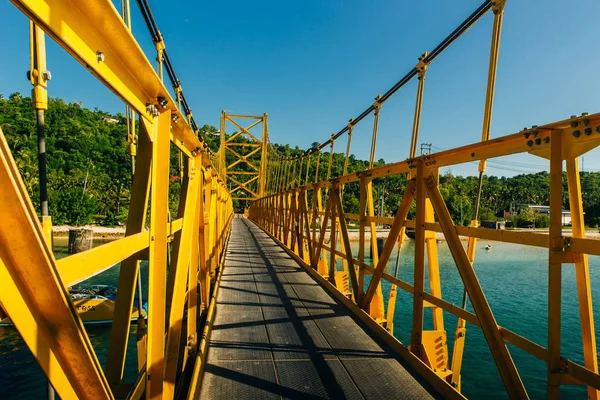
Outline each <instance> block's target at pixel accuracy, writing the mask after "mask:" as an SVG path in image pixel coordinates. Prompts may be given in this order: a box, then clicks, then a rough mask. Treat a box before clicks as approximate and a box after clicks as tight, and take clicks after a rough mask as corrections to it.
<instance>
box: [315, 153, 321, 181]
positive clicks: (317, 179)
mask: <svg viewBox="0 0 600 400" xmlns="http://www.w3.org/2000/svg"><path fill="white" fill-rule="evenodd" d="M320 164H321V147H318V148H317V166H316V167H315V181H314V183H317V182H319V165H320Z"/></svg>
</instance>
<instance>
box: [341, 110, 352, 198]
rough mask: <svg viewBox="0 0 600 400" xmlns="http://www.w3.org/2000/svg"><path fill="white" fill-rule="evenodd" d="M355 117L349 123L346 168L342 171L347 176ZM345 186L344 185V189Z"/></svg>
mask: <svg viewBox="0 0 600 400" xmlns="http://www.w3.org/2000/svg"><path fill="white" fill-rule="evenodd" d="M353 121H354V118H353V119H351V120H350V123H349V124H348V142H347V143H346V156H345V157H344V169H343V171H342V176H346V174H347V173H348V158H349V157H350V146H351V145H352V131H353V130H354V124H353ZM343 188H344V187H343V186H342V189H343Z"/></svg>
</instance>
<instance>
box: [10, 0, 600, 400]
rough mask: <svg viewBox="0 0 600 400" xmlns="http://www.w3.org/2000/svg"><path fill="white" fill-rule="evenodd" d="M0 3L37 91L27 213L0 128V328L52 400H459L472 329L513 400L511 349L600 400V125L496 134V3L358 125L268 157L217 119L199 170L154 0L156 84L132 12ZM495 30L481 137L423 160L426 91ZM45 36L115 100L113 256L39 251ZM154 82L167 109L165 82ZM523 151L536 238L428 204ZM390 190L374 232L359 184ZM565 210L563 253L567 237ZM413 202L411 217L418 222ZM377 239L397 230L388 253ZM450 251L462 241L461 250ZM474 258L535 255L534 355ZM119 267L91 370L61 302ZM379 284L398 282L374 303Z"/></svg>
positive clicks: (44, 246) (69, 309) (586, 122)
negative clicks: (23, 46) (540, 213)
mask: <svg viewBox="0 0 600 400" xmlns="http://www.w3.org/2000/svg"><path fill="white" fill-rule="evenodd" d="M11 2H12V3H13V4H14V5H15V6H16V7H17V8H18V9H19V10H20V11H22V12H23V13H24V14H25V15H26V16H27V17H28V18H29V19H30V21H31V41H30V42H31V66H30V73H29V78H30V80H31V83H32V85H33V92H32V93H33V103H34V107H35V109H36V111H37V116H38V135H40V137H41V139H42V140H41V141H40V182H41V183H42V185H40V186H41V187H40V190H41V193H40V195H41V196H40V198H41V210H40V212H38V211H37V210H35V209H34V207H33V205H32V201H31V199H30V198H29V195H28V194H27V191H26V189H25V186H24V183H23V180H22V177H21V176H20V174H19V171H18V169H17V167H16V164H15V161H14V159H13V157H12V155H11V151H10V149H9V148H8V145H7V142H6V140H5V138H4V135H3V134H2V132H1V130H0V221H1V222H0V305H1V308H0V319H2V318H5V317H10V319H11V321H12V323H13V324H14V326H15V328H16V329H17V330H18V331H19V333H20V335H21V336H22V338H23V340H24V341H25V343H26V345H27V346H28V348H29V349H30V350H31V352H32V354H33V355H34V357H35V358H36V360H37V362H38V364H39V366H40V368H41V369H42V370H43V372H44V373H45V375H46V376H47V378H48V381H49V385H50V386H51V387H52V388H53V390H55V391H56V395H58V396H59V397H60V398H62V399H114V398H127V399H138V398H142V397H145V398H147V399H159V398H165V399H171V398H194V399H195V398H263V397H264V398H304V397H311V398H317V397H318V398H346V397H347V398H419V399H420V398H428V397H438V398H463V395H462V394H461V389H462V383H461V365H462V358H463V352H464V349H465V346H466V344H467V341H466V332H467V322H468V323H470V324H471V325H473V326H474V327H476V328H474V329H481V331H482V333H483V336H484V338H485V342H486V343H487V346H488V347H489V352H490V353H491V355H492V357H493V360H494V363H495V365H496V367H497V372H498V374H499V376H500V378H501V380H502V382H503V384H504V387H505V389H506V393H507V395H508V396H509V397H510V398H515V399H522V398H528V393H527V391H526V390H525V387H524V385H523V382H522V379H521V375H520V372H519V370H518V369H517V368H516V366H515V363H514V362H513V359H512V357H511V351H509V348H508V346H507V344H511V345H512V347H511V348H512V349H516V348H518V349H520V351H524V352H525V353H528V354H530V355H531V356H533V357H534V358H536V359H539V360H541V361H543V362H544V363H545V364H546V365H547V370H546V374H545V376H541V377H540V379H545V380H546V381H547V396H548V398H552V399H555V398H559V397H560V390H561V386H562V385H584V386H585V387H586V388H587V395H588V398H589V399H598V398H599V397H600V396H599V394H600V391H599V390H600V375H599V374H598V360H597V348H596V341H595V337H596V336H595V335H596V333H595V326H594V320H593V304H592V298H591V288H590V277H589V266H588V256H589V255H600V244H599V242H598V241H597V240H592V239H589V238H586V237H585V230H584V225H583V209H582V203H581V187H580V178H579V170H578V163H577V158H578V157H579V156H581V155H582V154H585V153H586V152H588V151H590V150H591V149H593V148H595V147H597V146H598V145H599V144H600V114H589V115H588V114H582V115H580V116H572V117H571V118H570V119H567V120H558V121H555V122H549V123H544V124H541V123H540V124H539V125H535V126H533V127H531V128H527V129H524V130H523V131H521V132H515V133H511V134H508V135H506V136H501V137H496V138H491V137H490V125H491V118H492V108H493V107H492V106H493V99H494V89H495V77H496V66H497V62H498V55H499V44H500V34H501V30H502V19H503V15H504V6H505V4H504V3H505V1H503V0H497V1H488V0H486V1H485V2H484V3H483V4H482V5H481V6H480V7H478V8H477V9H476V10H475V11H474V12H473V13H472V14H471V15H469V16H468V18H467V19H466V20H465V21H464V22H463V23H462V24H460V25H459V26H458V27H457V28H456V29H455V30H453V31H452V32H451V33H450V35H449V36H448V37H447V38H445V39H444V40H443V41H442V42H440V44H439V45H438V46H436V47H434V48H433V49H432V50H431V51H430V52H425V53H424V54H423V55H422V56H421V57H419V58H418V60H417V62H416V64H415V66H414V68H412V69H410V71H409V73H408V74H406V75H405V76H404V77H402V78H401V79H400V80H399V81H398V83H397V84H396V85H394V86H393V87H392V88H390V89H389V90H388V91H387V92H385V94H383V95H380V96H377V97H376V98H375V101H374V102H373V103H372V104H371V105H370V106H369V107H368V108H367V109H366V110H365V111H364V112H363V113H362V114H360V115H359V116H357V117H356V118H353V119H351V120H350V121H349V123H348V124H346V125H345V126H344V127H343V128H342V129H341V130H340V131H339V132H338V133H335V134H333V135H332V136H331V137H330V138H329V139H328V140H326V141H324V142H323V143H321V144H319V145H318V146H317V147H316V148H313V149H311V150H309V151H307V152H305V153H304V154H303V155H302V156H298V157H293V158H291V157H286V156H284V155H282V154H280V153H278V152H277V151H276V149H275V147H274V146H272V144H271V142H270V139H269V134H268V119H267V114H264V115H260V116H246V115H233V114H228V113H227V112H223V113H222V115H221V129H220V141H221V142H220V143H221V146H220V149H219V151H218V152H217V153H211V152H210V151H209V149H208V147H207V146H206V145H205V143H204V142H203V141H202V140H201V138H200V137H201V136H200V135H199V133H200V132H199V128H198V126H197V125H196V123H195V121H194V119H193V115H192V111H191V109H190V106H189V105H188V103H187V101H186V99H185V96H184V93H183V90H182V85H181V83H180V81H179V80H178V79H177V76H176V74H175V70H174V68H173V65H172V64H171V61H170V59H169V56H168V53H167V49H166V47H165V44H164V41H163V38H162V35H161V33H160V31H159V29H158V26H157V25H156V22H155V20H154V18H153V16H152V12H151V10H150V7H149V5H148V3H147V1H146V0H139V1H137V3H138V5H139V7H140V10H141V12H142V16H143V19H144V21H145V22H146V24H147V27H148V29H149V32H150V35H151V37H152V39H153V41H154V43H155V45H156V51H157V60H158V64H157V66H156V69H155V68H154V67H153V65H152V63H151V62H150V61H149V60H148V59H147V58H146V56H145V55H144V53H143V51H142V50H141V48H140V46H139V45H138V43H137V42H136V40H135V38H134V37H133V36H132V33H131V14H130V13H131V10H130V5H129V0H124V1H123V7H122V9H121V10H117V9H116V8H115V7H114V5H113V3H112V2H110V1H108V0H94V1H80V2H73V1H68V0H11ZM488 12H491V13H493V18H494V19H493V20H494V22H493V29H492V34H491V48H490V60H489V74H488V84H487V95H486V98H485V104H484V116H483V127H482V135H481V140H480V141H477V142H474V143H473V144H471V145H467V146H463V147H458V148H454V149H451V150H447V151H443V152H439V153H435V154H428V155H424V156H417V154H416V149H417V143H418V136H419V127H420V121H421V108H422V103H423V99H424V93H425V90H424V83H425V77H426V73H427V71H428V69H429V68H435V62H434V61H435V59H436V58H437V57H438V56H439V55H440V54H441V53H442V52H444V51H445V50H446V49H447V48H449V47H450V46H451V44H452V43H453V42H454V41H455V40H456V39H458V38H459V37H460V36H461V35H462V34H463V33H465V32H466V31H467V30H468V29H469V28H470V27H471V26H472V25H473V24H475V23H476V22H477V21H478V20H479V19H480V18H481V16H483V15H484V14H486V13H488ZM46 35H48V36H49V37H50V38H52V39H53V40H55V41H56V42H57V43H58V44H59V45H60V46H62V47H63V48H64V49H65V50H66V51H67V52H68V53H69V54H70V55H71V56H73V57H74V58H75V59H76V60H77V61H79V62H80V63H81V64H82V65H83V66H84V67H85V68H87V69H88V70H89V71H90V72H91V73H92V74H93V75H94V76H95V77H96V78H97V79H98V80H99V81H100V82H102V83H103V84H104V85H106V86H107V87H108V88H109V89H110V90H112V91H113V92H114V94H115V95H116V96H118V97H119V98H120V99H121V100H122V101H124V102H125V103H126V105H127V117H128V120H129V123H128V126H129V129H130V131H129V142H130V150H131V156H132V162H133V165H134V167H135V168H134V169H133V172H134V178H133V184H132V190H131V200H130V209H129V215H128V219H127V225H126V234H125V237H124V238H122V239H119V240H116V241H113V242H110V243H106V244H103V245H101V246H98V247H95V248H93V249H91V250H87V251H84V252H81V253H77V254H73V255H70V256H68V257H65V258H63V259H60V260H57V259H56V258H55V257H54V255H53V252H52V245H51V240H50V239H49V237H50V235H49V233H50V231H51V227H52V225H51V219H50V216H49V215H48V207H47V194H45V193H44V191H45V184H44V183H45V176H43V174H45V150H44V149H43V134H44V132H43V126H44V110H45V109H46V108H47V92H46V87H47V83H48V81H49V79H50V74H49V73H48V72H47V70H46V60H45V36H46ZM415 59H416V58H415ZM165 72H166V75H167V78H168V79H169V81H170V83H171V85H172V91H171V89H168V88H167V86H166V85H165V83H164V81H163V75H164V73H165ZM412 79H417V80H418V88H417V96H416V104H415V110H414V123H413V130H412V140H411V143H410V147H409V148H408V151H406V156H407V157H408V158H407V159H406V160H405V161H401V162H396V163H393V164H388V165H384V166H381V167H374V160H375V154H376V145H377V135H378V122H379V116H380V113H381V112H382V111H383V109H384V105H385V103H386V101H387V100H388V99H389V98H390V97H392V96H393V95H394V94H395V93H396V92H397V91H399V90H400V89H402V87H403V86H405V85H406V84H407V83H408V82H409V81H411V80H412ZM171 93H173V94H174V97H173V96H172V95H171ZM371 115H372V116H373V120H374V124H373V127H372V141H371V151H370V160H369V166H368V168H367V169H366V170H364V171H360V172H358V173H352V174H350V173H348V170H347V165H348V157H349V156H350V151H351V141H352V135H353V130H354V128H355V127H356V126H357V125H358V124H359V123H361V121H363V120H364V119H365V118H366V117H367V116H371ZM136 116H137V119H138V121H139V122H138V124H137V126H138V127H139V129H137V131H136V128H135V127H136V124H135V123H134V118H135V117H136ZM532 122H535V121H532ZM228 129H232V134H230V135H228V134H226V132H227V130H228ZM343 140H345V141H346V142H345V143H346V150H345V157H346V161H345V163H344V169H343V171H342V173H341V175H340V176H333V174H332V171H331V165H332V157H333V150H334V144H336V143H339V142H340V141H343ZM342 143H343V142H342ZM172 146H173V147H174V148H176V149H177V150H178V152H179V154H180V163H181V166H182V168H181V169H182V176H183V180H182V185H181V193H180V204H179V209H178V216H177V218H176V219H174V220H169V211H168V196H169V178H170V177H169V163H170V149H171V147H172ZM327 152H329V154H327ZM518 153H530V154H533V155H536V156H539V157H541V158H542V159H545V160H548V163H549V169H550V189H549V190H550V229H549V233H548V234H538V233H531V232H516V231H499V230H491V229H485V228H481V227H479V226H478V222H477V215H475V218H474V220H473V221H472V222H471V225H470V226H469V227H463V226H458V225H455V224H454V222H453V220H452V218H451V216H450V213H449V211H448V208H447V206H446V204H445V202H444V199H443V197H442V195H441V193H440V190H439V187H438V172H439V169H440V168H442V167H447V166H453V165H459V164H462V163H467V162H473V161H478V162H479V196H480V195H481V182H482V176H483V173H484V171H485V168H486V160H488V159H492V158H496V157H502V156H506V155H512V154H518ZM232 156H233V158H234V159H235V161H233V162H232V161H230V160H231V158H232ZM228 160H229V161H228ZM563 166H566V168H565V169H566V174H563V172H565V171H564V170H563ZM319 169H321V171H323V170H324V169H325V170H326V171H327V179H325V180H319V178H318V177H319V176H320V175H319ZM395 175H405V176H406V177H407V178H408V184H407V186H406V189H405V191H404V192H403V193H400V194H401V195H402V200H401V202H400V203H399V205H398V209H397V211H396V213H395V216H393V217H382V216H375V206H374V197H373V187H372V183H373V180H375V179H377V178H380V177H386V176H395ZM565 179H566V184H567V185H566V187H567V193H564V194H563V181H564V180H565ZM349 185H358V186H359V187H360V211H359V213H358V214H350V213H347V212H345V211H344V207H345V204H344V201H343V196H342V194H343V191H344V188H345V187H348V186H349ZM564 195H566V196H567V197H568V199H569V204H570V210H571V215H572V235H571V236H566V235H565V234H564V232H563V230H562V229H563V228H562V221H561V211H562V200H563V196H564ZM234 200H237V201H242V202H249V204H250V206H249V209H248V210H247V212H246V215H243V214H239V213H238V214H234V209H233V201H234ZM478 201H479V198H478V199H477V202H478ZM413 204H416V217H415V219H414V220H410V219H408V215H409V209H410V208H411V206H412V205H413ZM475 208H476V210H477V208H478V207H475ZM40 214H41V217H40ZM348 221H357V223H358V225H359V238H360V240H359V248H358V252H353V251H352V248H351V245H350V238H349V232H348ZM378 224H384V225H388V226H390V229H389V233H388V234H387V238H386V240H385V243H384V245H383V248H381V249H378V246H377V242H376V238H377V229H378ZM407 228H412V229H414V231H415V252H414V259H413V260H412V261H411V262H412V264H413V269H414V279H413V281H411V282H407V281H403V280H401V279H399V278H398V277H396V275H395V274H389V273H388V272H386V266H387V265H388V262H389V260H390V258H391V256H392V253H393V252H394V251H398V255H399V256H400V246H401V244H402V241H403V237H404V234H405V230H406V229H407ZM438 232H441V233H443V235H444V236H445V239H446V241H447V244H448V247H449V249H450V252H451V255H452V258H453V260H454V263H455V266H456V270H457V271H458V273H459V274H460V278H461V281H462V284H463V285H464V291H465V295H464V300H463V302H462V304H453V303H451V302H449V301H447V300H445V299H444V297H443V296H442V292H441V282H440V281H441V277H440V269H439V261H438V248H437V243H436V233H438ZM460 236H464V237H468V242H467V245H466V248H465V247H464V246H463V245H462V244H461V239H460ZM478 239H485V240H496V241H502V242H507V243H518V244H522V245H526V246H533V247H541V248H545V249H547V251H548V264H547V267H548V268H547V275H546V276H545V277H543V279H545V280H547V283H548V293H547V296H548V307H547V315H546V316H545V317H546V318H547V322H548V332H547V333H548V334H547V342H544V343H535V342H533V341H531V340H529V339H528V338H526V337H524V336H522V335H520V334H519V332H514V331H511V330H509V329H505V328H504V327H502V326H499V325H498V323H497V321H496V318H495V316H494V310H493V309H492V308H491V307H490V304H489V303H488V301H487V299H486V295H485V292H484V291H483V289H482V286H481V285H480V283H479V280H478V277H477V274H476V273H475V270H474V268H473V266H474V263H475V255H476V254H475V253H476V251H475V249H476V242H477V240H478ZM369 244H370V246H368V245H369ZM369 247H370V250H369ZM169 249H170V250H169ZM169 252H170V256H169ZM141 261H147V262H148V287H147V293H148V311H147V319H144V318H139V319H138V321H137V333H138V334H137V338H136V340H137V343H136V348H137V359H136V360H133V362H134V363H135V364H136V365H137V371H138V375H137V378H136V379H133V380H126V379H125V378H124V369H125V364H126V361H127V359H126V354H127V352H126V349H127V347H128V341H129V340H130V336H129V331H130V317H131V314H132V307H133V304H134V299H135V296H136V287H139V286H140V285H141V284H142V283H141V281H140V278H139V277H140V273H139V271H140V262H141ZM117 263H120V272H119V279H118V292H117V297H116V303H115V309H114V315H113V318H112V325H111V331H110V337H109V343H108V356H107V360H106V364H104V365H102V364H100V362H99V361H98V357H97V355H96V353H95V351H94V349H93V347H92V344H91V342H90V338H89V336H88V333H87V331H86V326H84V324H83V322H82V320H81V318H80V316H79V314H78V313H77V310H76V308H75V307H74V305H73V300H72V299H71V296H70V293H69V290H68V288H69V287H70V286H72V285H73V284H74V283H76V282H80V281H82V280H84V279H86V278H87V277H90V276H93V275H95V274H97V273H98V272H99V271H104V270H106V269H107V268H109V267H110V266H112V265H115V264H117ZM565 264H574V266H575V271H576V281H577V291H576V293H572V295H573V296H576V298H577V302H578V306H579V318H580V321H581V332H580V335H579V337H580V338H581V349H582V352H583V359H584V363H583V364H578V363H576V362H574V361H572V360H570V359H567V358H566V357H563V352H562V351H561V346H562V345H563V341H564V340H563V336H562V332H561V321H562V320H563V318H564V315H563V313H562V312H561V302H562V300H561V282H562V281H563V277H562V268H563V265H565ZM540 278H542V277H540ZM383 281H387V282H388V284H389V285H391V289H390V290H389V291H386V292H385V293H384V291H383V290H382V282H383ZM400 292H406V293H407V294H408V296H409V297H410V303H411V307H412V323H411V325H410V326H402V327H394V326H393V320H394V312H395V307H396V303H397V301H398V300H399V298H398V297H397V295H398V293H400ZM467 299H468V301H469V302H470V303H471V305H472V311H471V309H469V308H467V307H466V302H467ZM426 313H430V314H431V319H426V318H425V315H426ZM515 313H516V314H515V317H517V318H527V316H526V315H523V316H521V315H518V311H515ZM444 315H454V316H455V317H457V319H458V324H457V326H456V327H448V326H447V324H445V321H444ZM429 322H431V323H429ZM394 329H408V330H409V332H410V342H408V343H402V342H400V341H399V340H398V339H396V338H395V337H394V335H393V333H394ZM448 329H450V331H449V330H448ZM449 354H451V355H452V356H451V358H450V356H449ZM130 361H131V360H130Z"/></svg>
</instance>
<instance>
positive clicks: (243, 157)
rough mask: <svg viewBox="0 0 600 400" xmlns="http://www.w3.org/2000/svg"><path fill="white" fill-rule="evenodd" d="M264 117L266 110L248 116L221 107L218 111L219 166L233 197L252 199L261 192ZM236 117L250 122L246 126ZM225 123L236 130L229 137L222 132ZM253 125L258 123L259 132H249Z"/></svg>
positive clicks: (265, 134)
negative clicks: (259, 113) (231, 112)
mask: <svg viewBox="0 0 600 400" xmlns="http://www.w3.org/2000/svg"><path fill="white" fill-rule="evenodd" d="M267 118H268V117H267V114H266V113H265V114H264V115H262V116H250V115H233V114H228V113H227V112H226V111H224V110H223V111H222V112H221V146H220V148H219V170H220V172H221V176H222V177H223V179H224V180H225V183H226V184H229V190H230V193H231V195H232V198H233V200H254V199H257V198H260V197H262V196H264V195H265V185H266V180H267V179H266V174H267V161H266V159H267V141H268V123H267ZM239 119H250V120H253V122H252V123H250V125H248V126H243V125H241V122H238V121H237V120H239ZM261 124H262V125H261ZM228 125H233V127H234V129H235V130H236V132H235V133H233V134H232V135H231V136H229V137H227V134H226V130H227V127H228ZM257 126H259V127H262V132H261V134H260V135H255V134H253V133H252V132H250V131H251V129H252V128H254V127H257ZM257 136H258V137H261V139H259V138H258V137H257ZM242 153H243V154H242ZM228 156H230V157H228ZM238 192H240V193H241V194H238Z"/></svg>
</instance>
